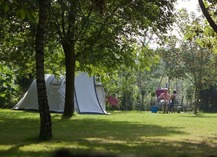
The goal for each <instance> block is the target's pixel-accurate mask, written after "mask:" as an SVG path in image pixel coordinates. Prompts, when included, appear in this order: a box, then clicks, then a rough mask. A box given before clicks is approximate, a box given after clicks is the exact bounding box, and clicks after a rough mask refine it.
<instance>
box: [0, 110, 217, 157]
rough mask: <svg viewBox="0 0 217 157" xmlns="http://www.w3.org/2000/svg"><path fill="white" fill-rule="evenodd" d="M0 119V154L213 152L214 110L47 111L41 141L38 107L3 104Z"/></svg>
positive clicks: (215, 135) (215, 143)
mask: <svg viewBox="0 0 217 157" xmlns="http://www.w3.org/2000/svg"><path fill="white" fill-rule="evenodd" d="M0 112H1V110H0ZM0 119H1V120H0V124H1V125H0V130H1V134H0V139H1V140H0V156H14V154H16V156H37V157H38V156H42V157H50V155H51V153H52V152H54V151H55V150H58V149H62V148H65V149H69V150H70V151H72V152H75V153H81V152H82V153H85V152H86V153H88V152H94V151H97V152H105V153H118V154H119V153H121V154H135V155H144V154H146V155H147V156H148V157H149V156H150V157H154V156H161V157H164V156H165V157H166V156H170V157H177V156H181V155H187V157H188V156H189V157H190V156H199V157H200V156H201V157H202V156H207V155H210V154H217V149H216V147H217V133H216V130H217V114H202V113H201V115H199V116H195V115H193V114H184V113H182V114H152V113H150V112H136V111H133V112H114V113H111V115H76V116H74V117H72V118H71V119H68V120H64V119H62V117H61V114H54V113H52V126H53V127H52V129H53V138H52V139H51V140H50V141H47V142H39V141H38V140H37V136H38V133H39V115H38V113H35V112H24V111H10V110H3V111H2V112H1V114H0ZM207 150H209V151H207ZM171 152H172V153H171Z"/></svg>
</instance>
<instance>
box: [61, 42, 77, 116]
mask: <svg viewBox="0 0 217 157" xmlns="http://www.w3.org/2000/svg"><path fill="white" fill-rule="evenodd" d="M63 49H64V53H65V66H66V91H65V107H64V112H63V117H65V118H70V117H71V116H73V115H74V106H75V104H74V93H75V91H74V85H75V83H74V82H75V61H76V60H75V51H74V44H71V43H68V42H67V41H66V43H63Z"/></svg>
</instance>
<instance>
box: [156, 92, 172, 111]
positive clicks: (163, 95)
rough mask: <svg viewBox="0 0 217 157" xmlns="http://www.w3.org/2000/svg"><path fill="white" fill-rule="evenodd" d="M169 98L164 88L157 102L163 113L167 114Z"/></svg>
mask: <svg viewBox="0 0 217 157" xmlns="http://www.w3.org/2000/svg"><path fill="white" fill-rule="evenodd" d="M170 99H171V96H170V94H169V93H168V89H167V88H165V90H164V92H163V93H161V94H160V96H159V97H158V100H160V103H161V106H162V108H163V113H168V107H169V102H170Z"/></svg>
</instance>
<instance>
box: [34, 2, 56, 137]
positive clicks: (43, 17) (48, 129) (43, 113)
mask: <svg viewBox="0 0 217 157" xmlns="http://www.w3.org/2000/svg"><path fill="white" fill-rule="evenodd" d="M49 3H50V1H49V0H48V1H44V0H39V21H38V27H37V34H36V45H35V51H36V77H37V79H36V80H37V92H38V104H39V114H40V133H39V138H40V139H41V140H48V139H50V138H51V137H52V123H51V116H50V111H49V106H48V99H47V93H46V85H45V79H44V40H45V37H44V34H45V32H46V21H47V13H48V7H49Z"/></svg>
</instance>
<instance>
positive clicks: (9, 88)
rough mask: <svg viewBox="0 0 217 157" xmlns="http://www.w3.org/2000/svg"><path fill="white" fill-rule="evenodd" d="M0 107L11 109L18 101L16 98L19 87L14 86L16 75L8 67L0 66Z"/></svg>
mask: <svg viewBox="0 0 217 157" xmlns="http://www.w3.org/2000/svg"><path fill="white" fill-rule="evenodd" d="M0 71H1V73H0V107H1V108H11V107H12V106H14V103H15V102H16V101H17V100H18V98H17V97H16V95H17V90H18V88H19V86H18V85H17V84H16V75H14V71H12V70H11V68H10V67H7V66H5V65H4V64H2V63H1V64H0Z"/></svg>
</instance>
